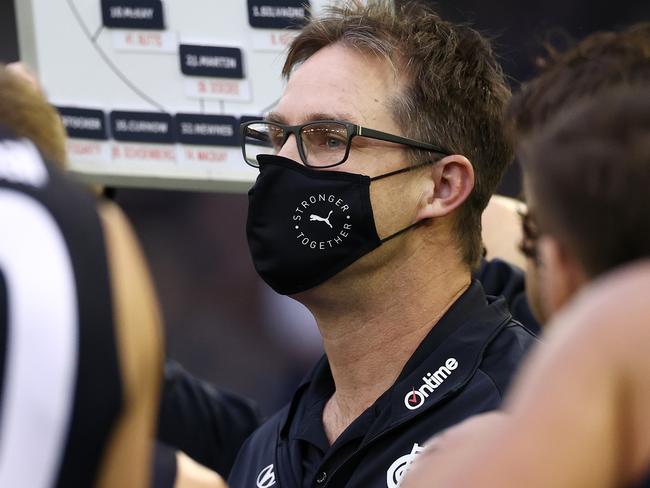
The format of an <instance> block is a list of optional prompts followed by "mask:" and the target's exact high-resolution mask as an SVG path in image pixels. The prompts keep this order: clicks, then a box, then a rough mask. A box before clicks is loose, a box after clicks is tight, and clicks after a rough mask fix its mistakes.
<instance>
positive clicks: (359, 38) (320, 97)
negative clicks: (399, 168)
mask: <svg viewBox="0 0 650 488" xmlns="http://www.w3.org/2000/svg"><path fill="white" fill-rule="evenodd" d="M335 59H339V60H340V62H334V60H335ZM317 63H318V64H319V66H318V69H316V68H315V64H317ZM345 63H347V64H345ZM355 63H356V64H355ZM348 65H349V66H350V67H351V68H350V69H349V70H348ZM343 66H345V72H342V73H340V76H339V75H338V74H337V75H336V76H334V74H335V73H337V72H336V70H341V69H343V68H342V67H343ZM305 67H307V69H304V68H305ZM310 69H313V70H314V71H316V72H318V73H320V75H321V76H320V77H319V79H318V83H312V85H310V86H311V88H310V89H304V90H301V89H299V88H298V87H299V85H300V83H301V82H302V81H304V80H303V79H304V78H306V73H307V72H308V70H310ZM364 69H365V70H366V71H368V73H367V76H368V80H367V87H366V90H365V92H366V93H365V94H366V95H368V94H369V93H370V92H371V90H375V89H376V93H377V94H378V95H380V96H372V97H366V98H368V100H364V99H362V98H363V97H356V98H354V99H352V100H351V103H349V101H348V100H344V97H345V96H346V93H348V92H350V90H351V88H353V87H351V85H354V81H355V80H354V79H352V80H347V81H346V79H344V78H345V77H346V76H347V77H352V78H354V77H355V76H356V78H357V80H356V81H363V82H364V83H366V80H365V79H363V80H362V78H363V76H366V75H364V74H363V73H362V70H364ZM371 70H372V72H370V71H371ZM283 73H284V75H285V76H286V77H287V78H288V79H289V85H288V88H287V91H286V92H285V96H284V97H283V99H282V100H281V102H280V105H279V112H280V113H281V115H282V117H283V119H285V120H286V121H288V122H289V121H290V122H291V123H294V124H298V123H304V120H303V118H304V117H302V115H300V114H297V112H298V110H297V109H300V111H302V112H304V113H305V114H307V113H313V114H331V113H336V112H337V111H338V110H339V107H338V106H337V104H338V105H342V106H343V105H344V106H345V108H346V109H347V110H346V113H349V112H353V113H354V112H355V111H358V112H360V113H359V114H358V115H359V116H360V117H358V118H360V119H362V120H361V121H360V122H356V121H355V123H358V124H359V125H367V126H368V127H370V128H373V129H379V130H383V131H385V132H391V133H395V134H398V135H401V136H406V137H408V138H411V139H416V140H419V141H424V142H428V143H430V144H435V145H438V146H441V147H444V148H447V149H448V150H449V151H451V152H453V153H455V154H458V155H463V156H465V157H466V158H467V159H468V160H469V161H471V164H472V166H473V171H474V189H473V191H471V193H470V195H469V197H468V198H467V199H466V200H465V201H464V203H463V204H462V205H461V206H460V207H459V208H458V209H457V210H456V211H455V213H454V215H453V218H454V221H453V224H452V225H451V226H450V228H451V229H452V232H453V235H454V239H455V240H456V241H457V242H458V246H457V247H458V254H459V256H460V259H461V260H462V261H463V262H464V263H465V264H467V265H468V266H474V265H476V264H477V263H478V262H479V260H480V257H481V254H482V246H481V232H480V230H481V213H482V212H483V209H484V208H485V206H486V205H487V203H488V200H489V198H490V195H491V194H492V192H493V190H494V188H495V187H496V185H497V183H498V182H499V180H500V178H501V176H502V174H503V171H504V169H505V168H506V166H507V164H508V163H509V162H510V161H511V159H512V154H513V151H512V146H511V143H510V140H509V139H508V138H507V137H506V135H505V131H504V111H505V106H506V104H507V102H508V100H509V98H510V90H509V88H508V85H507V83H506V81H505V78H504V74H503V72H502V70H501V67H500V66H499V64H498V63H497V61H496V59H495V56H494V54H493V52H492V49H491V47H490V44H489V42H488V40H486V39H485V38H484V37H483V36H482V35H480V34H479V33H478V32H476V31H475V30H473V29H471V28H469V27H467V26H465V25H456V24H453V23H451V22H447V21H444V20H443V19H441V18H440V17H439V16H438V15H437V14H436V13H435V12H433V11H432V10H431V9H429V8H427V7H425V6H423V5H420V4H418V3H415V2H409V3H406V4H403V5H401V6H399V7H395V6H394V5H393V2H388V1H373V0H370V1H369V2H367V4H364V2H360V1H349V2H346V3H344V4H343V5H339V6H333V7H330V8H328V9H327V10H326V11H325V12H324V14H323V15H321V16H319V17H318V18H315V19H314V20H312V21H311V22H310V23H309V24H308V25H307V26H306V27H305V28H304V29H303V30H302V31H301V33H300V34H299V35H298V36H297V37H296V39H295V40H294V41H293V43H292V44H291V46H290V48H289V52H288V57H287V60H286V63H285V65H284V69H283ZM348 81H352V83H349V82H348ZM330 82H331V83H330ZM337 83H338V86H337ZM302 85H304V86H307V83H302ZM375 85H377V86H375ZM299 91H300V97H298V95H297V94H298V92H299ZM303 95H304V96H303ZM297 98H300V103H293V102H292V100H293V101H295V100H296V99H297ZM319 104H320V105H322V106H320V105H319ZM355 115H356V114H355ZM384 119H386V120H384ZM361 122H363V123H361ZM382 124H383V126H382ZM391 125H392V126H393V127H391ZM385 152H386V153H387V151H385ZM403 152H404V153H405V155H406V158H407V159H409V160H410V162H412V163H418V162H423V161H427V160H431V153H427V152H424V151H418V150H414V149H403ZM382 156H385V157H388V156H389V154H384V155H382ZM365 159H366V160H369V162H370V163H371V162H372V160H373V157H372V156H370V155H366V157H365ZM379 159H381V158H378V159H375V160H379ZM392 159H393V160H394V159H395V157H394V156H392ZM366 162H368V161H366ZM394 162H395V161H394ZM397 162H399V161H397ZM346 164H348V163H346ZM350 164H355V163H350ZM347 167H350V168H351V167H352V166H347ZM377 167H378V168H380V166H377ZM360 168H361V167H357V168H355V170H356V172H362V171H361V170H360ZM341 169H342V170H345V168H341ZM405 201H406V200H405Z"/></svg>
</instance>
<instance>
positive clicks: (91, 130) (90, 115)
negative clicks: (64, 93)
mask: <svg viewBox="0 0 650 488" xmlns="http://www.w3.org/2000/svg"><path fill="white" fill-rule="evenodd" d="M57 110H58V111H59V114H60V115H61V120H62V121H63V126H64V127H65V130H66V132H67V133H68V137H73V138H75V139H94V140H107V139H108V130H107V128H106V116H105V115H104V112H103V111H101V110H95V109H87V108H77V107H57Z"/></svg>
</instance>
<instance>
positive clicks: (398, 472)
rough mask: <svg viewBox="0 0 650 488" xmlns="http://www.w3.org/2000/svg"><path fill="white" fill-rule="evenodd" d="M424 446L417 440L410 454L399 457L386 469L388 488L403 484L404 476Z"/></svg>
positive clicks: (396, 487) (395, 487) (397, 487)
mask: <svg viewBox="0 0 650 488" xmlns="http://www.w3.org/2000/svg"><path fill="white" fill-rule="evenodd" d="M423 450H424V447H422V446H420V445H419V444H418V443H417V442H416V443H415V444H413V448H412V449H411V452H410V453H409V454H405V455H404V456H401V457H398V458H397V459H396V460H395V462H394V463H393V464H391V465H390V468H388V471H386V485H387V486H388V488H399V487H400V485H401V484H402V480H403V479H404V476H405V475H406V473H407V472H408V470H409V469H410V468H411V464H413V461H415V456H417V455H418V454H419V453H421V452H422V451H423Z"/></svg>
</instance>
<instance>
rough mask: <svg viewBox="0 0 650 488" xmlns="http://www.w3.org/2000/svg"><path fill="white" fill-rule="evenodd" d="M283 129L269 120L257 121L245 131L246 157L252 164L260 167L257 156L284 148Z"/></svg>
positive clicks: (274, 152)
mask: <svg viewBox="0 0 650 488" xmlns="http://www.w3.org/2000/svg"><path fill="white" fill-rule="evenodd" d="M283 133H284V132H283V130H282V128H281V127H278V126H276V125H274V124H271V123H268V122H256V123H254V124H250V125H248V126H247V127H246V130H245V131H244V141H243V147H244V158H246V162H247V163H248V164H250V165H251V166H255V167H258V166H259V163H258V162H257V156H258V155H260V154H277V153H278V151H280V149H281V148H282V142H283V141H282V138H283Z"/></svg>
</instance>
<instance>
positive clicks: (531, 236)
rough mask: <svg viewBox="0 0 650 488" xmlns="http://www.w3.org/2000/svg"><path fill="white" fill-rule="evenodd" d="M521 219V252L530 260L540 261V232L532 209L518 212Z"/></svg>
mask: <svg viewBox="0 0 650 488" xmlns="http://www.w3.org/2000/svg"><path fill="white" fill-rule="evenodd" d="M518 213H519V217H520V218H521V234H522V236H521V241H520V242H519V250H520V251H521V253H522V254H523V255H524V256H526V257H527V258H529V259H532V260H534V261H535V262H537V261H538V259H539V256H538V254H537V242H538V241H539V237H540V232H539V227H538V225H537V220H536V219H535V217H534V215H533V214H532V212H531V211H530V209H525V210H523V209H520V210H518Z"/></svg>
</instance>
